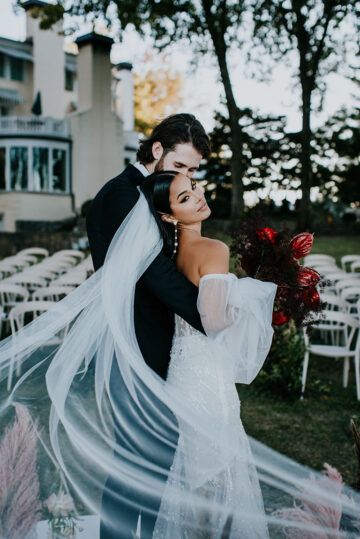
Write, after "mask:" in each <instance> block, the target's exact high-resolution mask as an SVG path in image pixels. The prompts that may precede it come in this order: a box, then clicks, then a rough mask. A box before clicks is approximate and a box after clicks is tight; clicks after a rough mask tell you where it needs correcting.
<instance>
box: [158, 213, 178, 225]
mask: <svg viewBox="0 0 360 539" xmlns="http://www.w3.org/2000/svg"><path fill="white" fill-rule="evenodd" d="M161 220H162V221H164V223H169V224H170V225H176V224H177V221H176V219H174V217H172V216H171V215H169V214H168V213H163V214H162V215H161Z"/></svg>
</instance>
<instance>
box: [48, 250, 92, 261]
mask: <svg viewBox="0 0 360 539" xmlns="http://www.w3.org/2000/svg"><path fill="white" fill-rule="evenodd" d="M54 256H60V257H63V256H65V257H66V256H68V257H72V258H75V260H76V261H77V262H79V261H80V260H83V259H84V258H85V254H84V253H83V252H82V251H78V250H76V249H62V250H61V251H56V253H54V254H53V257H54Z"/></svg>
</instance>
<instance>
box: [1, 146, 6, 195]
mask: <svg viewBox="0 0 360 539" xmlns="http://www.w3.org/2000/svg"><path fill="white" fill-rule="evenodd" d="M5 156H6V148H0V189H6V180H5Z"/></svg>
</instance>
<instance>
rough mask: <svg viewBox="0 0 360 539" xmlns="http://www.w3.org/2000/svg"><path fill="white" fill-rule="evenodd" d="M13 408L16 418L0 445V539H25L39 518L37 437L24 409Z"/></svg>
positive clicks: (17, 405) (18, 405)
mask: <svg viewBox="0 0 360 539" xmlns="http://www.w3.org/2000/svg"><path fill="white" fill-rule="evenodd" d="M14 406H15V409H16V419H15V421H14V424H13V425H12V426H11V427H10V428H8V429H7V430H6V432H5V434H4V436H3V438H2V440H1V442H0V537H4V538H5V539H25V538H27V537H30V536H31V535H32V533H33V531H34V528H35V525H36V522H37V521H38V520H39V518H40V515H39V513H38V510H39V509H40V507H41V505H40V501H39V478H38V475H37V470H36V443H37V436H36V432H35V429H34V427H33V426H32V423H31V419H30V415H29V412H28V411H27V409H26V407H25V406H23V405H21V404H18V403H15V404H14Z"/></svg>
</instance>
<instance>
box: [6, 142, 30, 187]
mask: <svg viewBox="0 0 360 539" xmlns="http://www.w3.org/2000/svg"><path fill="white" fill-rule="evenodd" d="M10 186H11V189H13V190H14V191H21V190H22V189H25V190H26V189H27V188H28V149H27V148H26V147H22V146H13V147H12V148H10Z"/></svg>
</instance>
